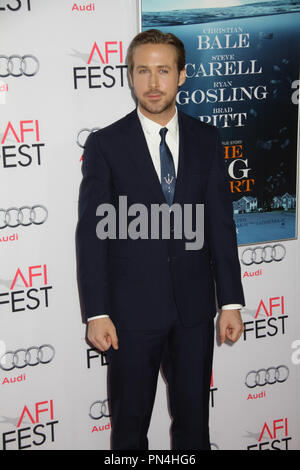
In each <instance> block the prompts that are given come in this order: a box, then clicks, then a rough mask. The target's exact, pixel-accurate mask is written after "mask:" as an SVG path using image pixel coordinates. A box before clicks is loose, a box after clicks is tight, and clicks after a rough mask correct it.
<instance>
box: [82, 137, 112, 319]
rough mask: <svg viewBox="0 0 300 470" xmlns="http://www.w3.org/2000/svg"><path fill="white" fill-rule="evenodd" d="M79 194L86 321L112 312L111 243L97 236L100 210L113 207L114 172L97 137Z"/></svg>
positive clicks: (89, 147)
mask: <svg viewBox="0 0 300 470" xmlns="http://www.w3.org/2000/svg"><path fill="white" fill-rule="evenodd" d="M82 174H83V178H82V182H81V185H80V190H79V214H78V224H77V230H76V250H77V270H78V283H79V294H80V301H81V306H82V310H83V314H84V318H85V320H87V319H88V318H90V317H92V316H95V315H103V314H108V313H109V311H110V305H109V293H108V265H107V260H108V243H109V240H108V239H105V240H101V239H99V238H98V237H97V234H96V225H97V223H98V221H99V217H96V209H97V207H98V206H99V204H102V203H111V172H110V168H109V166H108V164H107V162H106V161H105V159H104V157H103V155H102V153H101V150H100V148H99V141H98V139H97V137H96V136H95V134H94V133H91V134H90V135H89V137H88V138H87V141H86V144H85V148H84V154H83V162H82Z"/></svg>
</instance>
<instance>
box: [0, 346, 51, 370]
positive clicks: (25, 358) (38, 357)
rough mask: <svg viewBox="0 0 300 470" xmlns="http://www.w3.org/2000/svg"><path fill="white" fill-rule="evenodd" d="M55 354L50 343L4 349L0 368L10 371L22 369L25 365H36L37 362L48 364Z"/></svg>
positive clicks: (0, 359)
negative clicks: (9, 349) (11, 349)
mask: <svg viewBox="0 0 300 470" xmlns="http://www.w3.org/2000/svg"><path fill="white" fill-rule="evenodd" d="M54 356H55V349H54V347H53V346H51V344H43V345H42V346H30V348H27V349H23V348H20V349H17V350H16V351H6V352H5V353H4V354H3V355H2V356H1V357H0V369H2V370H5V371H10V370H13V369H23V368H24V367H26V366H31V367H34V366H37V365H38V364H48V363H49V362H51V361H52V360H53V358H54Z"/></svg>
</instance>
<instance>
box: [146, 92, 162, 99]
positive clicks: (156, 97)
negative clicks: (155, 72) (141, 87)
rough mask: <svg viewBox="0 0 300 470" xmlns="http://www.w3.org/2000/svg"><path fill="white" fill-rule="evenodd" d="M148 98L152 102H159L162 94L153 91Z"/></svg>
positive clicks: (148, 94) (147, 95)
mask: <svg viewBox="0 0 300 470" xmlns="http://www.w3.org/2000/svg"><path fill="white" fill-rule="evenodd" d="M146 97H147V98H148V99H149V100H151V101H157V100H159V99H160V98H161V97H162V93H159V92H157V91H151V92H150V93H147V94H146Z"/></svg>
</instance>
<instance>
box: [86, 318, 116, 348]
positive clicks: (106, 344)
mask: <svg viewBox="0 0 300 470" xmlns="http://www.w3.org/2000/svg"><path fill="white" fill-rule="evenodd" d="M87 336H88V340H89V341H90V342H91V343H92V344H93V345H94V346H95V347H96V348H97V349H100V351H102V352H105V351H107V350H108V349H109V348H110V347H111V346H112V347H113V348H114V349H119V346H118V337H117V333H116V328H115V325H114V324H113V322H112V321H111V319H110V318H107V317H105V318H95V320H90V321H89V322H88V334H87Z"/></svg>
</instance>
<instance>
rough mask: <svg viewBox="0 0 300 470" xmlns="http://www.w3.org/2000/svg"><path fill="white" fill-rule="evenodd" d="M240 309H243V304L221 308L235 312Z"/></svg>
mask: <svg viewBox="0 0 300 470" xmlns="http://www.w3.org/2000/svg"><path fill="white" fill-rule="evenodd" d="M238 308H243V306H242V305H241V304H227V305H223V306H222V307H221V310H235V309H238Z"/></svg>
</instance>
